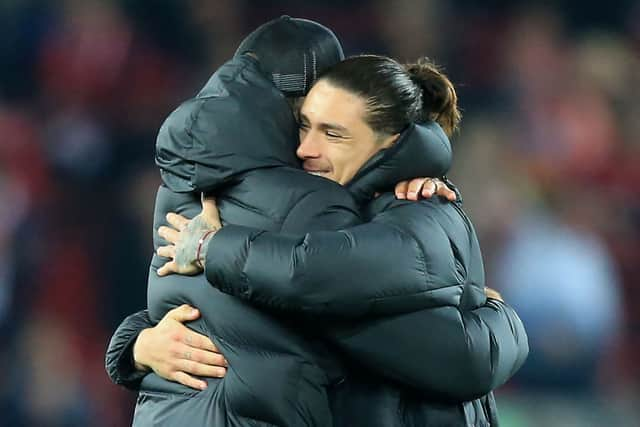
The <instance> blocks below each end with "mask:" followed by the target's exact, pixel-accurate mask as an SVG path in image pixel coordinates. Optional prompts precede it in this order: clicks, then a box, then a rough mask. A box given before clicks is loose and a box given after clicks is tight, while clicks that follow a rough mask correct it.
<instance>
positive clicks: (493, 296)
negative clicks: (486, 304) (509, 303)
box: [484, 287, 504, 302]
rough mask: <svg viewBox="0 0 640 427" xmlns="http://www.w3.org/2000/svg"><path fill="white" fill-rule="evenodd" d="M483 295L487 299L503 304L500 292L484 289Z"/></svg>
mask: <svg viewBox="0 0 640 427" xmlns="http://www.w3.org/2000/svg"><path fill="white" fill-rule="evenodd" d="M484 293H485V295H486V296H487V298H491V299H496V300H498V301H500V302H504V299H502V295H500V292H498V291H496V290H495V289H491V288H487V287H485V288H484Z"/></svg>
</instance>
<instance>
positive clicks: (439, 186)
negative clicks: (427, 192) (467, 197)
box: [433, 178, 457, 202]
mask: <svg viewBox="0 0 640 427" xmlns="http://www.w3.org/2000/svg"><path fill="white" fill-rule="evenodd" d="M433 182H434V183H435V185H436V195H438V196H440V197H444V198H446V199H447V200H448V201H450V202H453V201H454V200H456V199H457V196H456V193H455V191H453V190H451V189H450V188H449V187H447V184H445V183H444V182H442V181H440V180H439V179H438V178H434V179H433Z"/></svg>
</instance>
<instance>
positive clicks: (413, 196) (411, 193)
mask: <svg viewBox="0 0 640 427" xmlns="http://www.w3.org/2000/svg"><path fill="white" fill-rule="evenodd" d="M430 181H431V180H430V179H429V178H415V179H412V180H411V181H410V182H409V188H408V190H407V199H408V200H414V201H415V200H418V197H419V195H420V194H422V195H423V196H424V191H423V190H424V189H426V187H427V184H426V183H427V182H430ZM429 197H430V196H429Z"/></svg>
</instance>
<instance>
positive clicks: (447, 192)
mask: <svg viewBox="0 0 640 427" xmlns="http://www.w3.org/2000/svg"><path fill="white" fill-rule="evenodd" d="M395 193H396V197H397V198H398V199H401V200H404V199H407V200H418V199H419V198H420V196H422V197H423V198H425V199H429V198H430V197H432V196H433V195H434V194H435V195H437V196H440V197H444V198H445V199H447V200H449V201H450V202H453V201H454V200H456V193H455V192H454V191H452V190H451V189H450V188H449V187H447V184H445V183H444V182H442V181H441V180H439V179H438V178H414V179H412V180H411V181H402V182H399V183H398V184H396V189H395Z"/></svg>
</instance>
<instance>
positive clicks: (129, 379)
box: [105, 310, 153, 390]
mask: <svg viewBox="0 0 640 427" xmlns="http://www.w3.org/2000/svg"><path fill="white" fill-rule="evenodd" d="M152 326H153V325H152V324H151V320H150V319H149V315H148V313H147V310H142V311H139V312H137V313H134V314H132V315H130V316H128V317H127V318H125V319H124V320H123V321H122V323H121V324H120V326H118V328H117V329H116V331H115V332H114V334H113V337H111V341H110V342H109V346H108V347H107V353H106V357H105V367H106V370H107V374H108V375H109V378H111V381H113V382H114V383H116V384H119V385H122V386H124V387H126V388H129V389H131V390H138V388H139V386H140V381H142V378H143V377H144V376H145V375H146V373H147V372H146V371H143V370H139V369H138V368H136V366H135V362H134V359H133V346H134V344H135V342H136V340H137V338H138V336H139V335H140V332H142V331H143V330H144V329H146V328H150V327H152Z"/></svg>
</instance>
